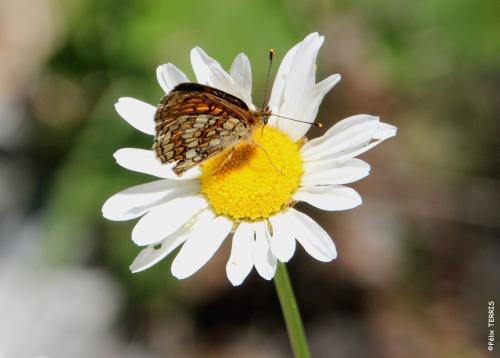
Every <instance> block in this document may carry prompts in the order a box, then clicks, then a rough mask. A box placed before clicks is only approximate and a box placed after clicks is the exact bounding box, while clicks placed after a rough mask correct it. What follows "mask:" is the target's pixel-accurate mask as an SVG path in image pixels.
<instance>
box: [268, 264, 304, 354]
mask: <svg viewBox="0 0 500 358" xmlns="http://www.w3.org/2000/svg"><path fill="white" fill-rule="evenodd" d="M274 285H275V286H276V292H277V293H278V298H279V300H280V304H281V310H282V311H283V316H284V318H285V323H286V329H287V331H288V338H289V339H290V344H291V346H292V350H293V354H294V356H295V358H309V357H311V354H310V353H309V346H308V344H307V339H306V335H305V333H304V326H303V325H302V319H301V318H300V312H299V308H298V307H297V301H295V295H294V294H293V289H292V285H291V284H290V278H289V277H288V272H287V270H286V267H285V264H284V263H282V262H279V261H278V267H277V268H276V275H275V276H274Z"/></svg>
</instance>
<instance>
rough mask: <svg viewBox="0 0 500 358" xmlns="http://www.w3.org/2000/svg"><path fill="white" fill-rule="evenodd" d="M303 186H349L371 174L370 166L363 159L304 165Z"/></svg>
mask: <svg viewBox="0 0 500 358" xmlns="http://www.w3.org/2000/svg"><path fill="white" fill-rule="evenodd" d="M304 170H305V173H304V175H303V176H302V178H301V186H306V187H307V186H315V185H329V184H347V183H352V182H354V181H357V180H360V179H362V178H364V177H366V176H367V175H368V174H370V165H368V163H366V162H364V161H362V160H361V159H355V158H354V159H349V160H347V161H344V162H338V161H337V160H336V159H329V160H318V161H313V162H305V163H304Z"/></svg>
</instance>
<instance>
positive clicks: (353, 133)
mask: <svg viewBox="0 0 500 358" xmlns="http://www.w3.org/2000/svg"><path fill="white" fill-rule="evenodd" d="M378 128H379V118H378V117H373V116H369V115H363V114H361V115H357V116H353V117H349V118H347V119H345V120H343V121H341V122H339V123H337V124H336V125H334V126H333V127H332V128H330V129H329V130H328V131H327V132H326V133H325V134H324V135H323V136H321V137H320V138H316V139H313V140H311V141H309V142H308V143H306V144H305V145H304V146H303V147H302V148H301V154H302V155H303V157H304V159H305V160H306V161H311V160H316V159H320V158H324V157H326V156H328V155H331V154H335V153H340V152H342V151H346V150H349V149H353V148H356V147H358V146H360V145H364V144H366V143H368V142H369V141H370V140H371V139H372V138H373V135H374V134H375V133H376V132H377V130H378Z"/></svg>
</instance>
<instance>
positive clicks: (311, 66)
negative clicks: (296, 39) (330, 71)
mask: <svg viewBox="0 0 500 358" xmlns="http://www.w3.org/2000/svg"><path fill="white" fill-rule="evenodd" d="M323 41H324V38H323V36H319V35H318V34H317V33H313V34H311V35H309V36H307V37H306V38H305V39H304V40H303V41H302V42H301V44H300V45H299V47H298V49H297V52H296V54H295V57H294V59H293V61H292V63H291V65H290V72H289V73H288V76H287V78H286V81H285V88H284V91H283V103H282V105H281V106H280V108H279V111H278V113H277V114H279V115H282V116H285V117H290V118H295V119H302V118H301V117H302V114H303V110H304V98H306V97H307V95H308V93H309V91H310V90H311V89H312V88H313V86H314V82H315V79H314V78H315V73H316V56H317V54H318V51H319V48H320V47H321V45H322V44H323ZM307 99H308V100H309V98H307ZM306 105H307V106H308V105H309V103H306ZM287 122H290V121H287ZM287 122H285V120H280V121H279V124H278V128H280V129H282V130H286V128H287V127H288V126H289V125H290V123H287Z"/></svg>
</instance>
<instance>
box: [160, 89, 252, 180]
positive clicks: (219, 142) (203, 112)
mask: <svg viewBox="0 0 500 358" xmlns="http://www.w3.org/2000/svg"><path fill="white" fill-rule="evenodd" d="M184 85H196V86H201V89H202V90H203V91H195V90H193V88H192V87H188V88H187V89H186V88H184V87H181V86H182V85H180V86H178V87H176V88H175V89H174V90H173V91H172V92H170V93H169V94H168V95H166V96H165V97H164V98H163V99H162V101H161V102H160V104H159V106H158V109H157V111H156V115H155V123H156V137H155V143H154V145H153V150H154V151H155V152H156V155H157V157H158V158H159V159H160V160H161V161H162V162H163V163H173V162H177V164H176V165H175V167H174V169H173V170H174V172H175V173H176V174H177V175H182V173H183V172H185V171H186V170H189V169H191V168H192V167H194V166H196V165H197V164H200V163H201V162H203V161H204V160H206V159H208V158H211V157H213V156H215V155H216V154H218V153H220V152H222V151H223V150H224V149H225V148H227V147H228V146H230V145H231V144H234V143H237V142H238V141H240V140H241V139H243V138H245V137H246V136H248V135H249V133H250V127H251V125H252V123H253V122H252V121H253V117H252V116H251V114H250V112H249V111H248V108H246V105H244V103H243V102H241V100H239V99H238V98H236V97H234V96H231V98H230V99H231V100H232V102H230V101H228V100H227V99H224V98H221V97H219V96H217V93H213V92H210V91H209V90H215V89H212V88H211V87H207V86H202V85H198V84H184ZM179 87H181V89H178V88H179ZM206 88H208V89H209V90H206ZM216 91H219V90H216ZM219 92H221V91H219ZM222 93H223V94H225V93H224V92H222ZM227 95H228V94H227ZM228 96H230V95H228ZM234 99H236V100H237V101H240V102H241V103H242V104H243V106H245V107H244V108H243V107H242V106H240V105H238V103H237V102H235V100H234Z"/></svg>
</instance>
